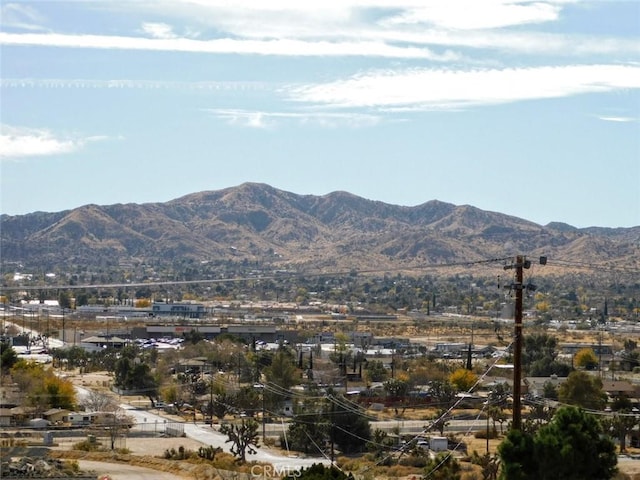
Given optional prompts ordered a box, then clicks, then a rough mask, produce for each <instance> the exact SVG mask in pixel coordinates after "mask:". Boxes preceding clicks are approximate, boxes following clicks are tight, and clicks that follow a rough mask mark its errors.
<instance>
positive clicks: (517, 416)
mask: <svg viewBox="0 0 640 480" xmlns="http://www.w3.org/2000/svg"><path fill="white" fill-rule="evenodd" d="M530 266H531V262H530V261H528V260H526V259H525V257H524V256H523V255H518V256H517V257H516V261H515V264H512V265H506V266H505V267H504V268H505V270H508V269H512V268H513V269H515V271H516V281H515V283H513V284H512V285H511V288H512V289H514V290H515V291H516V304H515V309H514V324H515V325H514V344H513V420H512V424H511V428H512V429H513V430H520V429H521V427H522V401H521V396H522V292H523V290H524V289H525V286H524V284H523V269H524V268H529V267H530Z"/></svg>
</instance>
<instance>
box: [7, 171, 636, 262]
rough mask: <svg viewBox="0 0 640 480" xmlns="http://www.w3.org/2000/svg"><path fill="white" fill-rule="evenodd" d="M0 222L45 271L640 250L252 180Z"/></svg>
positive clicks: (620, 257) (612, 258)
mask: <svg viewBox="0 0 640 480" xmlns="http://www.w3.org/2000/svg"><path fill="white" fill-rule="evenodd" d="M1 228H2V230H1V248H2V261H3V264H11V263H12V262H21V263H23V264H26V265H38V266H40V267H41V268H47V269H49V268H56V267H59V266H61V265H64V264H67V265H69V264H73V265H82V266H85V267H95V266H98V265H104V264H105V263H107V264H111V265H117V264H118V263H130V262H132V261H133V260H134V259H135V260H136V261H139V262H144V263H147V264H149V265H160V264H163V263H166V262H172V261H175V260H176V259H191V260H194V261H221V260H222V261H224V260H234V261H238V260H247V261H251V262H259V263H260V264H264V263H266V264H269V265H272V266H274V267H278V268H279V267H287V268H288V267H291V266H295V267H298V268H302V267H304V268H307V269H314V270H317V269H325V270H327V269H337V268H339V269H347V268H349V269H351V268H356V269H366V270H374V269H378V270H379V269H386V268H402V267H415V266H417V265H431V264H442V263H454V262H466V261H476V260H482V259H488V258H496V257H501V256H509V255H514V254H518V253H523V254H526V255H543V254H544V255H549V256H555V257H558V258H571V259H579V260H580V261H585V262H589V261H599V262H601V261H609V262H612V263H616V264H625V263H626V264H627V265H635V266H636V267H637V262H638V260H637V259H638V258H640V255H638V254H639V253H640V252H639V244H640V227H634V228H627V229H625V228H622V229H606V228H596V227H592V228H589V229H582V230H581V229H577V228H574V227H570V226H568V225H563V224H559V223H554V224H550V225H548V226H546V227H545V226H541V225H538V224H535V223H533V222H529V221H526V220H523V219H519V218H516V217H512V216H508V215H503V214H500V213H496V212H488V211H483V210H480V209H478V208H475V207H471V206H467V205H465V206H455V205H452V204H448V203H443V202H439V201H430V202H426V203H424V204H422V205H418V206H415V207H404V206H396V205H390V204H386V203H383V202H378V201H371V200H367V199H364V198H361V197H357V196H355V195H352V194H350V193H347V192H333V193H330V194H328V195H323V196H313V195H297V194H294V193H290V192H285V191H281V190H277V189H275V188H273V187H270V186H268V185H264V184H255V183H246V184H242V185H240V186H237V187H233V188H227V189H223V190H218V191H208V192H200V193H194V194H190V195H186V196H184V197H181V198H178V199H175V200H172V201H170V202H166V203H149V204H142V205H137V204H126V205H123V204H116V205H108V206H98V205H86V206H83V207H80V208H77V209H74V210H70V211H65V212H58V213H43V212H37V213H32V214H28V215H20V216H7V215H3V216H2V217H1Z"/></svg>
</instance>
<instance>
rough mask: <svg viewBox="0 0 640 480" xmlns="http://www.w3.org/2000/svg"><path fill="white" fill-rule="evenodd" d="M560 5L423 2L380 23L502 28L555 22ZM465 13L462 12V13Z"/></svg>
mask: <svg viewBox="0 0 640 480" xmlns="http://www.w3.org/2000/svg"><path fill="white" fill-rule="evenodd" d="M560 11H561V6H560V5H559V4H555V3H553V2H542V1H540V2H526V3H525V2H519V1H513V0H483V1H482V2H479V1H477V0H447V1H444V2H443V1H431V2H424V5H422V6H419V7H417V8H408V9H407V10H405V11H403V12H402V13H401V14H399V15H397V16H394V17H391V18H389V19H386V20H384V21H383V22H382V24H383V25H390V26H399V25H415V24H427V25H434V26H437V27H442V28H446V29H456V30H478V29H492V28H501V27H507V26H513V25H523V24H528V23H540V22H549V21H555V20H557V19H558V17H559V14H560ZM462 12H464V13H462Z"/></svg>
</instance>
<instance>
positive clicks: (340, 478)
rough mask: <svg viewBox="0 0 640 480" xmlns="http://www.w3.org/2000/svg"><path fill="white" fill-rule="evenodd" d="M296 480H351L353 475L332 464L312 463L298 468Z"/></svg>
mask: <svg viewBox="0 0 640 480" xmlns="http://www.w3.org/2000/svg"><path fill="white" fill-rule="evenodd" d="M296 478H297V480H353V475H351V473H349V475H347V474H346V473H344V472H343V471H342V470H338V469H337V468H336V467H334V466H330V467H327V466H325V465H323V464H322V463H314V464H313V465H311V466H310V467H309V468H303V469H302V470H300V472H299V475H296Z"/></svg>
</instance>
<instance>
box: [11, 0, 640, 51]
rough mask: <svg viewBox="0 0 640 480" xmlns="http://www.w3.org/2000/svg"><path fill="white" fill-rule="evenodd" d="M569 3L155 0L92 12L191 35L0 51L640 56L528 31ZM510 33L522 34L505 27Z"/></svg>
mask: <svg viewBox="0 0 640 480" xmlns="http://www.w3.org/2000/svg"><path fill="white" fill-rule="evenodd" d="M567 3H575V2H574V0H546V1H544V0H539V1H534V2H532V1H528V0H483V1H478V0H447V1H442V0H398V1H397V2H396V1H394V0H345V1H337V0H327V1H323V2H317V1H304V2H300V1H287V0H278V1H269V2H264V1H258V0H238V1H234V2H228V1H227V0H170V1H161V0H158V1H155V2H115V3H108V4H104V3H101V4H88V5H93V6H94V8H103V9H109V10H113V11H114V10H119V13H122V14H127V15H130V14H132V12H133V11H134V12H136V13H138V14H141V15H158V16H161V15H163V16H165V18H170V19H171V20H172V23H175V24H176V25H180V31H182V32H186V35H184V36H183V35H180V36H179V35H178V34H176V32H175V30H174V28H173V26H172V25H170V24H168V23H163V22H145V23H143V24H142V28H141V30H139V31H138V32H137V33H140V31H141V32H142V33H143V34H144V35H143V36H142V37H139V36H134V35H130V36H127V35H123V36H112V35H99V34H86V35H78V34H67V33H62V32H60V33H51V34H42V35H34V34H16V33H11V32H4V33H1V34H0V44H4V45H43V46H55V47H64V48H103V49H131V50H156V51H178V52H202V53H214V54H258V55H280V56H355V55H357V56H370V57H387V58H407V59H409V58H415V59H427V60H433V61H442V62H457V61H461V60H466V59H465V58H464V57H463V56H462V55H461V54H460V53H458V52H454V51H451V49H452V48H466V49H472V50H475V51H479V50H481V49H493V50H502V51H506V52H510V53H527V54H535V55H551V54H553V55H568V56H586V55H591V54H600V55H614V54H615V55H621V56H623V55H624V56H625V57H624V58H623V59H624V60H625V61H627V60H629V55H637V54H639V53H640V42H637V40H636V39H635V38H616V37H604V36H596V35H587V34H586V32H582V34H580V33H578V32H576V33H572V34H557V33H548V32H546V33H545V32H540V31H534V30H531V29H530V24H534V25H535V24H538V23H542V22H557V21H558V20H559V19H560V18H561V14H562V9H563V7H564V5H565V4H567ZM578 5H581V6H582V5H584V2H583V3H578ZM461 12H464V13H461ZM185 22H187V23H185ZM512 26H514V27H520V28H515V29H511V28H505V27H512ZM96 33H97V32H96ZM150 37H151V38H150ZM195 37H198V40H196V39H195ZM206 38H208V40H207V39H206ZM433 48H436V49H437V50H436V51H434V50H433ZM438 50H444V51H438ZM608 60H609V61H610V60H611V59H608Z"/></svg>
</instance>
